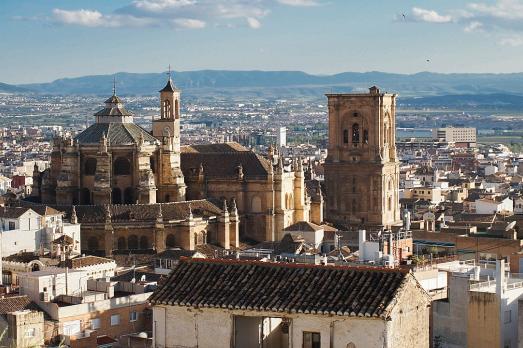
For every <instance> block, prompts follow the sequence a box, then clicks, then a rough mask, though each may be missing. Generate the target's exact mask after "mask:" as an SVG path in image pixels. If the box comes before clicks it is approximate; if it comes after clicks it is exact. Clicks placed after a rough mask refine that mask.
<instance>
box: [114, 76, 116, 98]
mask: <svg viewBox="0 0 523 348" xmlns="http://www.w3.org/2000/svg"><path fill="white" fill-rule="evenodd" d="M113 97H116V75H113Z"/></svg>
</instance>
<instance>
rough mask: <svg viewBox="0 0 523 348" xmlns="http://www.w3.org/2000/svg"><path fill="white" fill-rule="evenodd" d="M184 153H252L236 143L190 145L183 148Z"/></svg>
mask: <svg viewBox="0 0 523 348" xmlns="http://www.w3.org/2000/svg"><path fill="white" fill-rule="evenodd" d="M181 152H182V153H189V152H192V153H213V154H217V153H235V152H251V150H249V149H248V148H246V147H245V146H242V145H241V144H238V143H236V142H228V143H217V144H205V145H188V146H182V148H181Z"/></svg>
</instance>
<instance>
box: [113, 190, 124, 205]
mask: <svg viewBox="0 0 523 348" xmlns="http://www.w3.org/2000/svg"><path fill="white" fill-rule="evenodd" d="M111 196H112V199H111V201H112V203H113V204H122V190H120V189H119V188H118V187H115V188H113V192H112V195H111Z"/></svg>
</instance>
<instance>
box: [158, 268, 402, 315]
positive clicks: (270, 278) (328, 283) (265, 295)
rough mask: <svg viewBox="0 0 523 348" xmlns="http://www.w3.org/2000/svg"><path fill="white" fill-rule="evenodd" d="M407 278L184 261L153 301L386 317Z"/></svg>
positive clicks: (391, 273)
mask: <svg viewBox="0 0 523 348" xmlns="http://www.w3.org/2000/svg"><path fill="white" fill-rule="evenodd" d="M409 277H412V275H410V274H409V273H408V272H407V271H402V270H390V269H384V268H370V267H368V268H367V267H360V268H358V267H347V266H315V265H303V264H287V263H268V262H252V261H230V260H211V259H190V260H189V259H182V260H181V261H180V263H179V264H178V265H177V266H176V268H175V269H174V270H173V271H172V272H171V273H170V275H169V277H168V278H167V279H166V281H165V282H163V283H162V284H161V285H160V287H159V288H158V289H157V290H156V291H155V292H154V293H153V295H152V296H151V298H150V301H151V302H152V303H153V304H155V305H158V304H166V305H174V306H186V307H195V308H198V307H210V308H223V309H238V310H258V311H272V312H287V313H307V314H308V313H310V314H327V315H331V314H332V315H343V316H365V317H383V318H386V317H387V316H388V314H389V313H390V310H391V309H392V306H393V305H394V303H395V301H393V299H394V298H395V297H396V296H397V295H398V293H399V292H401V291H402V287H403V285H404V284H406V283H407V282H408V281H409Z"/></svg>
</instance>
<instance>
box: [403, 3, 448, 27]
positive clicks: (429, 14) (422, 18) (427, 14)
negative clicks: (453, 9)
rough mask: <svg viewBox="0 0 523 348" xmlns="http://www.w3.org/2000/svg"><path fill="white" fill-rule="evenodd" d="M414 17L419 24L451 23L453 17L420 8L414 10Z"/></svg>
mask: <svg viewBox="0 0 523 348" xmlns="http://www.w3.org/2000/svg"><path fill="white" fill-rule="evenodd" d="M412 17H413V19H414V20H415V21H417V22H428V23H450V22H452V17H451V16H449V15H447V16H444V15H440V14H439V13H437V12H436V11H433V10H426V9H423V8H419V7H414V8H412Z"/></svg>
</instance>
